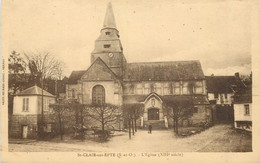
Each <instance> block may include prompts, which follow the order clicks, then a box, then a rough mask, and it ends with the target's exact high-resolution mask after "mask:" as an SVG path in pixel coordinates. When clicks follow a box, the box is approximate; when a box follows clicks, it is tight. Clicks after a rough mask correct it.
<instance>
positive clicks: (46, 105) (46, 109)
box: [43, 99, 49, 111]
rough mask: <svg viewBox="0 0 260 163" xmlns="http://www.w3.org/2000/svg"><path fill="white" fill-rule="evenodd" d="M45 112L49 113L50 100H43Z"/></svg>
mask: <svg viewBox="0 0 260 163" xmlns="http://www.w3.org/2000/svg"><path fill="white" fill-rule="evenodd" d="M43 110H44V111H49V99H43Z"/></svg>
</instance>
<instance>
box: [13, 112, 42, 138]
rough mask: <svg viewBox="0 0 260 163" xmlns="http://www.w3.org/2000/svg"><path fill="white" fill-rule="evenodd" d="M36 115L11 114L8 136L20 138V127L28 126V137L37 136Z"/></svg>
mask: <svg viewBox="0 0 260 163" xmlns="http://www.w3.org/2000/svg"><path fill="white" fill-rule="evenodd" d="M37 119H38V118H37V115H36V114H33V115H13V116H12V120H11V130H10V137H12V138H22V127H23V126H28V136H27V138H29V139H34V138H37Z"/></svg>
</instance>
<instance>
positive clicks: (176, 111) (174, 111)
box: [164, 98, 193, 135]
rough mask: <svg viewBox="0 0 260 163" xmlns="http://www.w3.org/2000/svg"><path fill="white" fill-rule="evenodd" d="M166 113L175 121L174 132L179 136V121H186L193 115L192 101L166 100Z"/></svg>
mask: <svg viewBox="0 0 260 163" xmlns="http://www.w3.org/2000/svg"><path fill="white" fill-rule="evenodd" d="M164 105H166V106H165V107H164V109H165V110H164V111H165V112H166V113H167V115H168V117H170V118H171V119H173V130H174V132H175V133H176V134H177V135H178V127H179V120H182V119H186V118H188V117H190V116H191V115H192V114H193V103H192V99H191V98H190V99H186V100H184V99H178V100H164Z"/></svg>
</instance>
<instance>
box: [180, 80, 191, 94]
mask: <svg viewBox="0 0 260 163" xmlns="http://www.w3.org/2000/svg"><path fill="white" fill-rule="evenodd" d="M182 93H183V94H189V93H190V91H189V83H188V82H183V86H182Z"/></svg>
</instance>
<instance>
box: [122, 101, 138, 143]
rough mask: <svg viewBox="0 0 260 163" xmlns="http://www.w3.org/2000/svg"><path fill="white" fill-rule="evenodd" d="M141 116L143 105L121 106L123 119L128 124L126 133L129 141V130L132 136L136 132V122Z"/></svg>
mask: <svg viewBox="0 0 260 163" xmlns="http://www.w3.org/2000/svg"><path fill="white" fill-rule="evenodd" d="M142 114H143V104H140V103H133V104H124V105H123V113H122V116H123V118H124V119H125V120H126V121H127V123H128V132H129V139H131V130H132V134H133V135H134V133H135V132H136V131H137V125H136V121H137V119H139V117H140V116H141V115H142Z"/></svg>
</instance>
